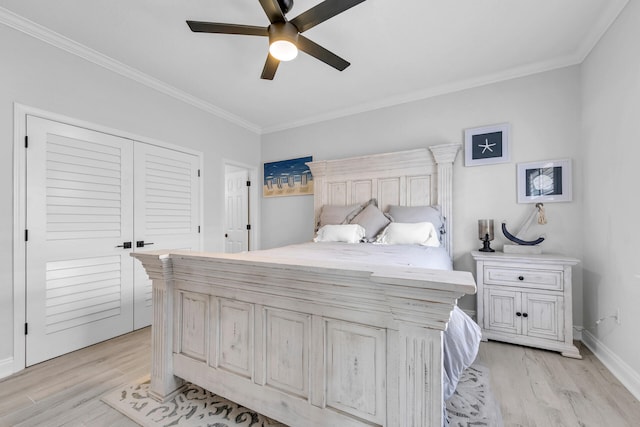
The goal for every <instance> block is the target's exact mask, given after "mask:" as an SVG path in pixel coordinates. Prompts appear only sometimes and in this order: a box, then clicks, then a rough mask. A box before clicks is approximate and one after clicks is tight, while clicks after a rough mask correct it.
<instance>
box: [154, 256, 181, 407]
mask: <svg viewBox="0 0 640 427" xmlns="http://www.w3.org/2000/svg"><path fill="white" fill-rule="evenodd" d="M158 261H159V264H158V265H157V266H156V267H159V268H154V269H153V270H151V271H150V270H149V268H148V267H147V266H145V267H147V273H148V274H149V277H150V278H151V280H152V281H153V321H152V326H151V384H150V387H149V396H151V397H152V398H154V399H155V400H158V401H161V402H165V401H167V400H169V399H170V398H172V397H173V396H174V395H175V394H176V393H177V392H179V391H180V389H181V387H182V385H183V384H184V381H183V380H182V379H180V378H178V377H176V376H174V375H173V335H174V331H173V315H174V301H173V299H174V287H173V269H172V266H171V258H169V257H168V256H160V257H158Z"/></svg>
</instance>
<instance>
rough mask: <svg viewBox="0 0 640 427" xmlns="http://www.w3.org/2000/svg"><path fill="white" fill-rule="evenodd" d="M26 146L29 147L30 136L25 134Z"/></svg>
mask: <svg viewBox="0 0 640 427" xmlns="http://www.w3.org/2000/svg"><path fill="white" fill-rule="evenodd" d="M24 148H29V136H28V135H25V136H24Z"/></svg>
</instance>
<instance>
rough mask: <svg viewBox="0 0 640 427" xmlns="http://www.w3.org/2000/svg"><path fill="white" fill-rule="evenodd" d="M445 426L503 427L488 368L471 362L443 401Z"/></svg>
mask: <svg viewBox="0 0 640 427" xmlns="http://www.w3.org/2000/svg"><path fill="white" fill-rule="evenodd" d="M446 406H447V420H448V422H449V427H471V426H474V427H475V426H487V427H503V423H502V413H501V412H500V405H499V404H498V401H497V400H496V398H495V396H494V395H493V393H492V392H491V386H490V384H489V368H487V367H485V366H482V365H480V364H478V363H474V364H473V365H471V366H470V367H468V368H467V369H466V370H465V371H464V372H463V373H462V376H461V377H460V381H459V382H458V386H457V387H456V391H455V393H454V394H453V396H451V399H449V400H448V401H447V402H446Z"/></svg>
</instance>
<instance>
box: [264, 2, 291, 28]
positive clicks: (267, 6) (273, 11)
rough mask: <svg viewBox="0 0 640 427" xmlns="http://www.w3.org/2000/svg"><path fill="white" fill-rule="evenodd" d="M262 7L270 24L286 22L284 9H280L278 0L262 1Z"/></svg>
mask: <svg viewBox="0 0 640 427" xmlns="http://www.w3.org/2000/svg"><path fill="white" fill-rule="evenodd" d="M260 5H261V6H262V9H264V13H266V14H267V18H269V22H271V23H272V24H275V23H276V22H286V20H287V19H286V18H285V17H284V13H282V9H280V5H279V4H278V0H260Z"/></svg>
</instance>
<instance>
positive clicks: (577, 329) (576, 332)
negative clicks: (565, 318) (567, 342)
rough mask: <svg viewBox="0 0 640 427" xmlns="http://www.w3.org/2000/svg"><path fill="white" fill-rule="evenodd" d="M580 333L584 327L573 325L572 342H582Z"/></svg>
mask: <svg viewBox="0 0 640 427" xmlns="http://www.w3.org/2000/svg"><path fill="white" fill-rule="evenodd" d="M582 331H584V327H582V326H576V325H573V340H574V341H582Z"/></svg>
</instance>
